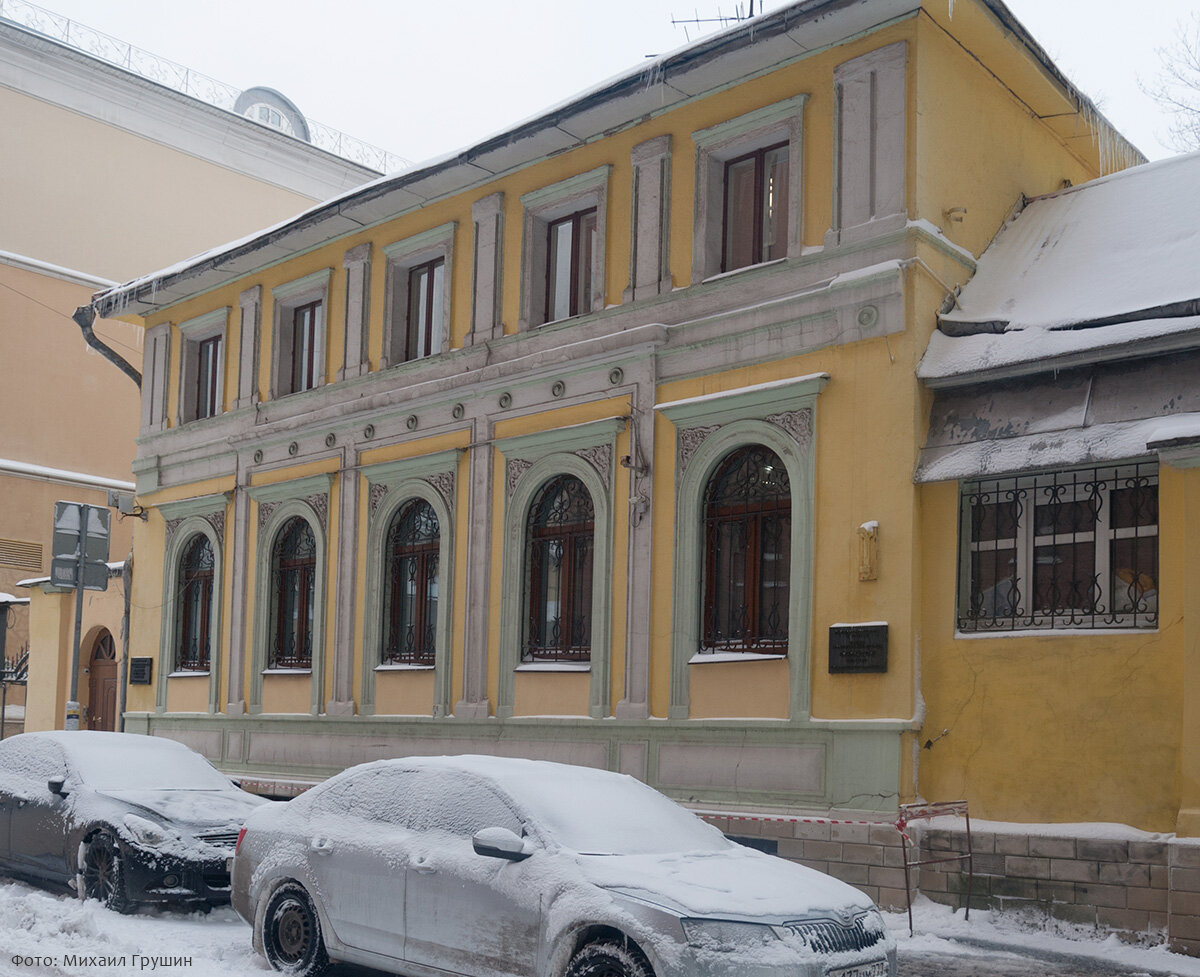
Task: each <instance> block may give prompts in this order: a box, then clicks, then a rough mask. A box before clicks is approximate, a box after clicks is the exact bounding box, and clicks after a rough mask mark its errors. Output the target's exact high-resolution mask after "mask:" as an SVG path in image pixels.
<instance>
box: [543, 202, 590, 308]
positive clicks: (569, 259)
mask: <svg viewBox="0 0 1200 977" xmlns="http://www.w3.org/2000/svg"><path fill="white" fill-rule="evenodd" d="M546 235H547V237H546V319H545V321H546V322H554V321H555V320H556V319H567V318H570V317H571V316H576V315H579V314H580V313H582V312H589V311H591V306H590V305H589V302H590V300H591V294H592V253H593V250H594V248H595V239H596V208H595V207H592V208H591V209H589V210H580V211H577V212H576V213H574V214H570V215H568V216H567V217H564V218H562V219H561V220H556V221H551V222H550V223H549V225H548V226H547V229H546Z"/></svg>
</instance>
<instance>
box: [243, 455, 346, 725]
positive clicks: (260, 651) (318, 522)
mask: <svg viewBox="0 0 1200 977" xmlns="http://www.w3.org/2000/svg"><path fill="white" fill-rule="evenodd" d="M332 482H333V479H332V476H330V475H310V476H308V477H306V478H297V479H292V480H290V481H286V482H280V483H277V484H271V485H263V486H254V487H251V488H250V489H249V495H250V498H251V500H253V501H254V502H255V503H257V505H258V520H257V522H258V533H257V539H256V543H255V556H254V562H255V566H254V621H253V632H252V638H251V641H250V666H251V667H250V683H249V688H248V690H247V692H246V695H247V698H246V709H247V711H248V712H249V713H251V714H254V715H258V714H261V713H262V711H263V685H264V677H265V676H269V675H272V674H282V675H308V676H310V678H309V695H310V704H309V713H310V714H311V715H314V716H316V715H320V714H321V713H322V712H324V711H325V700H324V694H325V672H326V670H327V664H328V663H327V662H326V657H327V654H328V649H327V647H326V620H325V605H326V601H327V597H326V594H327V584H328V580H327V577H328V575H329V564H328V559H329V557H328V540H327V538H326V532H327V530H326V526H325V518H324V515H323V514H325V513H327V512H328V509H329V493H330V490H331V487H332ZM264 505H265V506H269V509H268V510H267V511H264V510H263V506H264ZM318 510H320V513H321V514H319V513H318ZM294 516H300V517H301V518H302V519H304V520H305V522H307V523H308V526H309V528H310V529H311V530H312V533H313V537H314V539H315V542H316V570H315V574H314V580H315V594H314V598H313V608H314V613H313V636H312V665H311V667H310V668H308V669H272V668H270V667H269V666H268V662H269V660H270V657H269V651H270V645H271V641H272V634H271V629H272V626H273V625H272V621H271V616H272V611H273V610H274V607H273V605H272V601H271V565H272V556H273V553H274V546H275V540H276V538H277V537H278V535H279V531H280V529H281V528H282V527H283V526H284V525H285V524H286V523H287V522H288V521H289V520H290V519H291V518H292V517H294Z"/></svg>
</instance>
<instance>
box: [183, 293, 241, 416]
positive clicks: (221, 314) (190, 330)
mask: <svg viewBox="0 0 1200 977" xmlns="http://www.w3.org/2000/svg"><path fill="white" fill-rule="evenodd" d="M229 313H230V308H229V307H228V306H226V307H224V308H220V309H214V310H213V311H212V312H206V313H205V314H204V315H201V316H197V317H196V318H194V319H188V320H187V321H185V322H181V323H180V324H179V332H180V336H181V338H182V340H183V341H182V342H181V343H180V378H179V403H178V405H177V411H176V419H177V422H178V423H180V424H190V423H192V422H193V421H203V420H208V419H209V418H212V417H217V416H218V415H220V414H223V413H224V412H225V358H226V353H227V343H226V341H225V340H226V336H227V332H228V325H229ZM212 344H215V354H214V356H213V358H212V359H213V366H214V367H215V369H214V370H213V373H212V375H211V376H210V377H209V391H208V393H209V404H204V403H203V397H202V390H201V381H202V378H203V370H202V360H203V357H204V351H205V349H206V348H212ZM209 406H211V408H212V410H211V412H208V410H207V408H208V407H209Z"/></svg>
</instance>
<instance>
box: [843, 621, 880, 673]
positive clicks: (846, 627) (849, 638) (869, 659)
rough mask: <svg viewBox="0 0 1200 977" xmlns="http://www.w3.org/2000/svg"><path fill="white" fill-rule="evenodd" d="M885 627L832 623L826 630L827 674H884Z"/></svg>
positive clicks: (878, 624)
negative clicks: (827, 645) (827, 640)
mask: <svg viewBox="0 0 1200 977" xmlns="http://www.w3.org/2000/svg"><path fill="white" fill-rule="evenodd" d="M887 653H888V626H887V625H886V624H883V623H877V624H835V625H833V627H831V628H830V629H829V674H830V675H837V674H844V673H854V672H886V671H887Z"/></svg>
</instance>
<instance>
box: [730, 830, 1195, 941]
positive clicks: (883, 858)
mask: <svg viewBox="0 0 1200 977" xmlns="http://www.w3.org/2000/svg"><path fill="white" fill-rule="evenodd" d="M712 820H713V823H714V824H716V826H717V827H719V828H720V829H721V830H722V831H724V832H725V833H726V834H728V835H729V836H730V837H732V838H735V839H737V840H739V841H742V842H743V843H745V844H749V845H751V846H753V847H755V848H759V849H762V850H763V851H768V852H770V853H772V854H776V855H779V856H780V857H782V858H787V859H789V860H791V861H794V862H799V863H800V864H802V865H808V866H810V867H812V868H815V869H817V870H819V871H821V872H828V873H829V874H830V875H832V876H834V877H835V878H839V879H841V880H843V881H844V882H848V883H849V884H850V885H853V886H854V887H855V888H857V889H860V890H862V891H863V892H865V893H866V894H867V895H869V896H870V897H871V898H872V899H874V900H875V902H876V903H878V904H879V905H880V906H882V907H884V908H885V909H893V910H902V909H904V908H905V906H906V905H907V901H906V897H905V889H904V848H903V847H902V843H901V838H900V834H899V832H898V831H896V829H895V828H893V827H891V826H889V825H867V824H829V823H811V824H810V823H805V822H801V821H793V822H788V821H739V820H736V819H729V820H725V819H719V818H717V819H712ZM910 837H914V838H915V839H917V840H918V844H919V850H918V851H912V850H911V849H910V858H912V859H919V860H922V861H924V860H930V859H937V858H946V857H948V856H951V855H955V854H965V853H966V851H967V837H966V833H965V832H963V831H953V830H944V829H940V828H930V827H925V828H922V827H921V826H919V825H913V826H911V827H910ZM971 842H972V850H973V863H974V878H973V881H972V885H971V897H970V902H971V907H972V908H975V909H988V910H995V911H1000V912H1014V911H1022V912H1031V913H1040V914H1042V915H1044V916H1045V917H1047V918H1049V919H1056V920H1063V921H1065V922H1069V923H1075V924H1080V925H1084V926H1094V927H1096V929H1097V930H1101V931H1105V932H1115V933H1117V934H1118V935H1122V936H1124V937H1126V938H1128V939H1130V940H1138V939H1142V938H1147V937H1148V938H1150V939H1158V938H1160V937H1161V936H1162V935H1163V934H1164V933H1166V934H1167V937H1168V939H1169V945H1170V947H1171V949H1173V950H1175V951H1177V952H1181V953H1188V954H1191V955H1193V956H1200V841H1198V842H1193V841H1190V840H1188V841H1181V840H1175V839H1172V840H1169V841H1139V840H1133V839H1129V840H1108V839H1098V838H1087V837H1063V836H1039V835H1031V834H1026V833H1017V832H1014V833H1007V832H1003V831H981V830H978V829H975V830H972V832H971ZM910 878H911V884H912V890H913V893H914V895H915V894H916V893H918V892H920V893H922V894H924V895H925V896H927V897H928V898H930V899H932V900H933V901H934V902H939V903H943V904H945V905H949V906H953V907H955V908H962V907H964V906H965V905H966V904H967V868H966V862H965V861H947V862H942V863H940V864H930V865H926V866H924V867H922V868H919V869H912V870H911V871H910Z"/></svg>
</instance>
